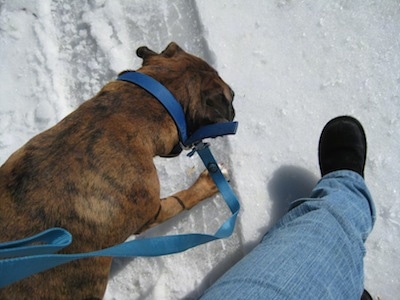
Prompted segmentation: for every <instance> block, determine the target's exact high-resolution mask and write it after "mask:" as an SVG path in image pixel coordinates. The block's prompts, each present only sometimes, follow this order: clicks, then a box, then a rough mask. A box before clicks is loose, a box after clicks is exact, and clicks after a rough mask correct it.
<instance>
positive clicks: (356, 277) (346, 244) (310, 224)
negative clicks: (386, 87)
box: [201, 170, 375, 300]
mask: <svg viewBox="0 0 400 300" xmlns="http://www.w3.org/2000/svg"><path fill="white" fill-rule="evenodd" d="M374 221H375V207H374V203H373V201H372V198H371V195H370V193H369V191H368V188H367V187H366V185H365V182H364V179H363V178H362V177H361V176H360V175H358V174H357V173H355V172H352V171H346V170H342V171H336V172H332V173H329V174H327V175H325V176H324V177H323V178H322V179H321V180H320V181H319V182H318V184H317V185H316V187H315V188H314V189H313V191H312V193H311V196H310V198H307V199H299V200H297V201H295V202H294V203H293V205H292V208H291V210H290V211H289V212H288V213H287V214H286V215H285V216H284V217H283V218H282V219H281V220H280V221H278V222H277V224H275V225H274V227H273V228H272V229H271V230H270V231H269V232H268V233H267V234H266V235H265V237H264V238H263V240H262V241H261V243H260V244H259V245H258V246H257V247H256V248H254V249H253V250H252V251H251V252H250V253H249V254H248V255H247V256H245V257H244V258H243V259H242V260H241V261H240V262H238V263H237V264H236V265H235V266H234V267H232V268H231V269H230V270H229V271H228V272H227V273H226V274H225V275H223V276H222V278H220V279H219V280H218V281H217V282H216V283H215V284H214V285H212V286H211V287H210V288H209V289H208V290H207V291H206V292H205V294H204V295H203V296H202V298H201V299H213V300H215V299H223V300H225V299H228V300H234V299H241V300H243V299H252V300H253V299H335V300H336V299H346V300H349V299H357V300H359V299H360V297H361V294H362V292H363V280H364V270H363V269H364V265H363V257H364V255H365V247H364V242H365V240H366V239H367V237H368V234H369V233H370V232H371V230H372V227H373V225H374Z"/></svg>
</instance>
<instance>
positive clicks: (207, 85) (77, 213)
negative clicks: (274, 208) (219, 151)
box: [0, 43, 234, 299]
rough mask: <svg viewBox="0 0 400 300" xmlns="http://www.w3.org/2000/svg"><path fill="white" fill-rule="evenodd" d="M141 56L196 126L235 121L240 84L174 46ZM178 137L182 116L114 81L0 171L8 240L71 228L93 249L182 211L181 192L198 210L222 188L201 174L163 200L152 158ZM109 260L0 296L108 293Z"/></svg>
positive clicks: (80, 247)
mask: <svg viewBox="0 0 400 300" xmlns="http://www.w3.org/2000/svg"><path fill="white" fill-rule="evenodd" d="M137 55H138V56H139V57H141V58H143V65H142V67H141V68H140V69H139V71H140V72H142V73H146V74H148V75H150V76H152V77H154V78H155V79H157V80H158V81H159V82H161V83H162V84H164V85H165V86H166V87H167V88H168V89H169V90H170V91H171V92H172V93H173V94H174V95H175V97H176V98H177V99H178V101H179V102H180V103H181V105H182V107H183V109H184V112H185V115H186V120H187V124H188V130H189V133H190V132H193V131H194V130H196V129H198V128H199V127H201V126H203V125H205V124H210V123H216V122H222V121H227V120H229V121H230V120H232V119H233V118H234V109H233V106H232V100H233V92H232V90H231V89H230V88H229V86H228V85H227V84H226V83H224V82H223V81H222V79H221V78H220V77H219V76H218V74H217V72H216V71H215V70H214V69H213V68H211V67H210V66H209V65H208V64H207V63H206V62H204V61H203V60H201V59H199V58H197V57H195V56H192V55H190V54H188V53H186V52H185V51H183V50H182V49H181V48H180V47H179V46H178V45H177V44H175V43H171V44H169V45H168V47H167V48H166V49H165V50H164V51H163V52H162V53H161V54H157V53H155V52H154V51H152V50H150V49H148V48H147V47H141V48H139V49H138V51H137ZM177 143H178V133H177V129H176V126H175V124H174V121H173V120H172V119H171V117H170V116H169V114H168V113H167V112H166V110H165V109H164V108H163V106H162V105H161V104H160V103H159V102H158V101H157V100H155V99H154V98H153V97H152V96H150V94H148V93H147V92H146V91H144V90H143V89H141V88H140V87H137V86H136V85H134V84H131V83H127V82H123V81H112V82H110V83H108V84H106V85H105V86H104V87H103V88H102V90H101V91H100V92H99V93H98V94H97V95H96V96H95V97H93V98H92V99H90V100H88V101H86V102H85V103H83V104H82V105H81V106H80V107H79V108H78V109H77V110H75V111H74V112H72V113H71V114H70V115H68V116H67V117H66V118H65V119H63V120H62V121H61V122H59V123H58V124H56V125H55V126H54V127H52V128H50V129H49V130H47V131H45V132H43V133H41V134H39V135H37V136H35V137H34V138H32V139H31V140H30V141H29V142H28V143H27V144H25V145H24V146H23V147H22V148H20V149H19V150H17V151H16V152H15V153H14V154H12V155H11V157H10V158H9V159H8V160H7V161H6V162H5V163H4V165H3V166H2V167H1V168H0V201H1V205H0V242H4V241H9V240H15V239H20V238H24V237H27V236H30V235H33V234H35V233H38V232H40V231H42V230H45V229H48V228H50V227H63V228H66V229H68V230H69V231H70V232H71V233H72V234H73V237H74V240H73V243H72V244H71V246H69V247H67V248H66V249H65V250H64V251H63V252H64V253H74V252H86V251H93V250H96V249H101V248H105V247H109V246H112V245H114V244H116V243H121V242H123V241H124V240H125V239H126V238H128V237H129V236H130V235H131V234H137V233H140V232H141V231H143V230H145V229H147V228H149V227H151V226H154V225H156V224H159V223H162V222H163V221H165V220H167V219H169V218H171V217H173V216H175V215H176V214H178V213H179V212H181V211H182V210H183V209H184V208H183V207H182V205H181V203H180V201H178V200H179V199H181V201H182V202H183V205H184V207H185V208H186V209H190V208H191V207H193V206H194V205H196V204H197V203H199V202H200V201H202V200H203V199H206V198H208V197H210V196H212V195H213V194H215V193H216V192H217V189H216V187H215V185H214V184H213V182H212V180H211V178H210V176H209V175H208V174H207V173H206V172H203V173H202V174H201V175H200V176H199V178H198V179H197V181H196V182H195V183H194V184H193V185H192V186H191V187H190V188H189V189H187V190H183V191H180V192H178V193H176V194H174V195H173V196H174V197H172V196H170V197H167V198H165V199H161V200H160V196H159V195H160V187H159V181H158V177H157V173H156V168H155V166H154V164H153V157H154V156H156V155H159V156H164V155H168V154H169V153H170V152H171V150H172V149H173V147H174V146H175V145H176V144H177ZM110 265H111V258H108V257H101V258H91V259H83V260H79V261H75V262H72V263H69V264H66V265H62V266H59V267H57V268H54V269H52V270H49V271H45V272H42V273H40V274H36V275H33V276H31V277H29V278H27V279H24V280H22V281H19V282H17V283H14V284H12V285H10V286H8V287H6V288H3V289H0V299H87V298H90V299H93V298H102V297H103V294H104V291H105V288H106V285H107V280H108V274H109V270H110ZM139 274H140V273H139ZM1 276H7V275H6V274H5V275H4V274H2V275H1ZM138 276H140V275H138Z"/></svg>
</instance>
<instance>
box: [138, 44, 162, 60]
mask: <svg viewBox="0 0 400 300" xmlns="http://www.w3.org/2000/svg"><path fill="white" fill-rule="evenodd" d="M136 55H137V56H138V57H140V58H143V60H146V59H147V58H149V57H151V56H154V55H158V54H157V53H156V52H154V51H153V50H150V49H149V48H147V47H146V46H143V47H139V48H138V49H137V50H136Z"/></svg>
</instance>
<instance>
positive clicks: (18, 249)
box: [0, 72, 240, 288]
mask: <svg viewBox="0 0 400 300" xmlns="http://www.w3.org/2000/svg"><path fill="white" fill-rule="evenodd" d="M118 80H123V81H128V82H131V83H133V84H136V85H138V86H140V87H142V88H143V89H145V90H146V91H148V92H149V93H151V94H152V95H153V96H154V97H155V98H156V99H158V100H159V101H160V102H161V103H162V104H163V105H164V107H165V108H166V109H167V111H168V112H169V113H170V115H171V116H172V118H173V119H174V121H175V124H176V126H177V128H178V131H179V139H180V143H181V144H182V145H183V147H190V148H193V150H192V152H190V153H189V156H191V155H193V154H194V152H197V153H198V154H199V156H200V157H201V159H202V161H203V163H204V165H205V166H206V168H207V169H208V171H209V173H210V175H211V177H212V178H213V180H214V182H215V184H216V185H217V187H218V189H219V191H220V193H221V194H222V196H223V197H224V199H225V201H226V204H227V205H228V207H229V209H230V210H231V213H232V215H231V217H229V218H228V219H227V220H226V221H225V222H224V223H223V224H222V225H221V227H220V228H219V229H218V231H217V232H216V233H215V234H214V235H210V234H201V233H192V234H180V235H169V236H161V237H153V238H146V239H140V240H133V241H129V242H125V243H121V244H118V245H115V246H112V247H110V248H106V249H102V250H98V251H93V252H87V253H74V254H56V252H58V251H60V250H61V249H63V248H65V247H67V246H68V245H70V244H71V243H72V235H71V234H70V233H69V232H68V231H67V230H65V229H63V228H51V229H48V230H46V231H43V232H41V233H39V234H37V235H35V236H32V237H28V238H25V239H22V240H17V241H12V242H6V243H0V288H2V287H4V286H6V285H9V284H11V283H13V282H16V281H18V280H21V279H23V278H25V277H28V276H30V275H33V274H35V273H39V272H42V271H45V270H48V269H50V268H54V267H56V266H59V265H62V264H65V263H68V262H71V261H74V260H77V259H81V258H88V257H96V256H111V257H134V256H160V255H166V254H173V253H179V252H182V251H185V250H187V249H190V248H192V247H195V246H198V245H201V244H204V243H208V242H211V241H214V240H217V239H221V238H226V237H229V236H230V235H231V234H232V232H233V230H234V227H235V222H236V217H237V215H238V213H239V209H240V204H239V202H238V200H237V198H236V195H235V193H234V192H233V190H232V188H231V186H230V185H229V183H228V182H227V181H226V179H225V177H224V175H223V174H222V173H221V170H220V168H219V167H218V164H217V163H216V161H215V159H214V157H213V155H212V153H211V151H210V149H209V145H208V144H207V143H203V142H202V140H203V139H204V138H214V137H217V136H222V135H227V134H235V133H236V130H237V125H238V124H237V122H226V123H218V124H214V125H208V126H205V127H202V128H200V129H199V130H197V131H196V132H194V133H193V134H192V135H191V136H190V137H188V136H187V131H186V121H185V115H184V113H183V109H182V107H181V105H180V104H179V102H178V101H177V100H176V99H175V97H174V96H173V95H172V94H171V92H170V91H169V90H168V89H166V88H165V87H164V86H163V85H162V84H160V83H159V82H158V81H156V80H154V79H153V78H151V77H150V76H147V75H145V74H142V73H138V72H125V73H123V74H121V75H120V76H119V77H118Z"/></svg>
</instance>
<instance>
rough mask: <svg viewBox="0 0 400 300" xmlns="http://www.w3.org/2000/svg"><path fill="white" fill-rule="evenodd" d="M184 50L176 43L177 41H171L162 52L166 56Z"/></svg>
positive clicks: (171, 55)
mask: <svg viewBox="0 0 400 300" xmlns="http://www.w3.org/2000/svg"><path fill="white" fill-rule="evenodd" d="M182 51H183V50H182V48H181V47H179V46H178V44H176V43H175V42H171V43H169V45H168V46H167V48H165V49H164V51H163V52H161V55H163V56H164V57H173V56H175V55H176V54H178V53H179V52H182Z"/></svg>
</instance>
